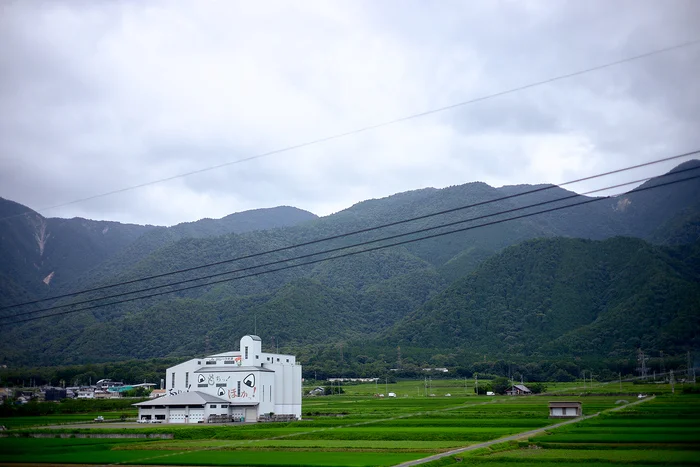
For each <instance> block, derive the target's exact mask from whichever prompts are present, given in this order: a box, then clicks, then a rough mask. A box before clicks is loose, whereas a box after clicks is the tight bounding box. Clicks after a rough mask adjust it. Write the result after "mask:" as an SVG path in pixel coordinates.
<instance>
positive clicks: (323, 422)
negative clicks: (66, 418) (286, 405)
mask: <svg viewBox="0 0 700 467" xmlns="http://www.w3.org/2000/svg"><path fill="white" fill-rule="evenodd" d="M460 384H461V385H463V384H464V382H459V384H456V381H455V380H452V381H445V382H440V381H433V382H432V391H433V393H435V394H436V395H435V397H430V396H428V397H426V396H425V395H424V394H425V389H426V388H425V387H424V384H423V382H419V384H416V382H415V381H410V382H403V383H398V384H394V385H388V387H389V391H390V392H395V393H396V394H397V396H398V397H396V398H388V397H384V398H379V397H374V396H373V395H374V394H375V393H376V389H377V386H381V385H376V384H368V385H357V386H348V387H345V388H344V389H345V391H346V392H345V394H343V395H334V396H324V397H309V398H305V399H304V403H303V409H302V411H303V415H304V420H302V421H297V422H293V423H259V424H245V425H241V424H238V425H204V426H202V425H198V426H182V425H157V426H154V425H146V426H144V425H138V424H136V423H130V424H129V423H128V424H117V425H114V426H112V425H111V424H94V425H89V426H88V425H79V424H77V425H73V426H63V425H62V426H56V427H51V428H46V427H42V426H36V427H31V428H30V427H27V424H26V423H25V424H22V425H21V426H20V427H18V428H13V429H12V430H10V432H9V433H10V434H24V435H28V434H29V433H32V434H35V435H36V434H43V435H45V436H52V437H50V438H30V437H8V438H0V464H3V463H47V464H72V463H73V464H100V465H105V464H124V465H128V464H131V465H238V466H292V465H309V466H385V465H387V466H388V465H399V464H402V463H404V462H408V461H413V460H418V459H423V458H426V457H428V456H432V455H435V454H440V453H448V452H449V451H451V450H454V449H462V448H469V447H472V448H473V450H467V451H465V452H461V453H458V454H448V455H446V456H445V457H443V458H441V459H439V460H437V461H433V462H430V463H428V464H426V465H453V464H455V465H456V464H463V463H465V462H468V463H478V464H490V465H493V466H499V465H503V466H514V467H515V466H517V467H525V466H531V465H532V466H534V465H547V466H555V465H578V466H581V465H582V464H583V463H587V464H593V465H596V466H598V465H599V466H607V465H678V466H686V465H700V396H698V395H671V394H663V393H662V394H661V395H658V396H657V397H656V398H654V399H653V400H648V401H645V402H643V403H640V404H638V405H635V406H630V407H628V408H624V409H622V410H617V411H611V410H612V409H615V408H620V407H622V406H624V405H625V402H624V401H627V402H636V401H637V399H636V398H632V397H631V396H629V395H628V396H626V397H621V396H619V395H616V396H611V395H607V396H600V395H585V396H581V397H571V395H567V396H556V395H546V396H529V397H485V396H482V397H477V396H474V395H473V390H472V393H471V394H472V395H470V396H467V395H466V394H467V392H463V393H462V394H461V395H459V391H458V389H459V388H460V387H462V388H463V386H460ZM380 390H381V389H380ZM385 390H386V386H385V389H384V390H382V391H381V392H385ZM421 390H422V391H423V393H422V394H423V395H421V394H420V391H421ZM411 391H413V394H411ZM445 394H451V395H450V396H449V397H447V396H445ZM553 400H580V401H581V402H582V404H583V411H584V416H585V415H592V414H596V413H599V412H601V415H599V416H597V417H593V418H590V419H587V420H583V421H580V422H578V423H575V424H571V425H567V426H563V427H561V428H558V429H552V430H547V431H543V432H541V433H538V434H531V435H527V434H526V433H527V432H530V431H531V430H536V429H539V428H544V427H548V426H551V425H552V424H554V423H556V422H557V421H555V420H550V419H549V418H548V402H549V401H553ZM39 418H41V417H39ZM41 424H45V423H43V422H41V423H40V425H41ZM87 433H89V434H93V435H95V434H100V435H105V434H109V433H117V434H124V433H128V434H135V433H136V434H156V433H157V434H172V435H173V439H158V440H155V439H133V438H131V439H114V438H108V439H105V438H99V439H96V438H89V439H86V438H76V437H74V436H76V435H78V436H79V435H81V434H87ZM521 434H525V435H523V436H524V437H522V436H520V435H521ZM513 435H516V436H519V439H518V440H515V441H507V442H505V440H504V438H506V437H509V436H513ZM55 436H65V438H57V437H55ZM494 440H496V441H495V443H496V444H493V445H492V446H490V447H480V444H481V443H484V442H491V441H494ZM498 440H501V441H504V442H499V441H498Z"/></svg>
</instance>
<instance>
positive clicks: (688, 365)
mask: <svg viewBox="0 0 700 467" xmlns="http://www.w3.org/2000/svg"><path fill="white" fill-rule="evenodd" d="M691 366H692V365H691V363H690V350H688V363H687V368H688V381H690V368H691ZM693 373H695V369H693ZM694 382H695V375H694V374H693V383H694Z"/></svg>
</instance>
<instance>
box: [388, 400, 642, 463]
mask: <svg viewBox="0 0 700 467" xmlns="http://www.w3.org/2000/svg"><path fill="white" fill-rule="evenodd" d="M654 398H655V396H651V397H647V398H645V399H641V400H638V401H635V402H632V403H629V404H625V405H621V406H619V407H615V408H612V409H607V410H603V411H601V412H597V413H594V414H592V415H586V416H585V417H579V418H574V419H572V420H567V421H565V422H559V423H555V424H554V425H548V426H545V427H542V428H537V429H536V430H530V431H523V432H521V433H516V434H514V435H510V436H506V437H504V438H498V439H492V440H491V441H486V442H483V443H479V444H472V445H471V446H467V447H465V448H459V449H453V450H452V451H446V452H441V453H439V454H434V455H432V456H428V457H424V458H422V459H416V460H412V461H408V462H404V463H403V464H398V465H396V466H394V467H409V466H412V465H420V464H425V463H426V462H432V461H435V460H438V459H442V458H443V457H449V456H454V455H455V454H460V453H462V452H467V451H473V450H475V449H481V448H486V447H489V446H493V445H494V444H500V443H505V442H507V441H515V440H518V439H522V438H529V437H530V436H532V435H537V434H540V433H543V432H545V431H547V430H553V429H555V428H559V427H562V426H565V425H571V424H573V423H578V422H581V421H583V420H588V419H589V418H593V417H597V416H598V415H600V414H602V413H605V412H615V411H617V410H622V409H625V408H627V407H631V406H633V405H637V404H641V403H642V402H646V401H650V400H652V399H654Z"/></svg>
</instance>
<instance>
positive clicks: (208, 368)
mask: <svg viewBox="0 0 700 467" xmlns="http://www.w3.org/2000/svg"><path fill="white" fill-rule="evenodd" d="M220 371H226V372H248V373H250V372H251V371H266V372H270V373H274V370H270V369H269V368H263V367H261V366H238V365H227V366H203V367H201V368H199V369H197V370H194V372H195V373H216V372H220Z"/></svg>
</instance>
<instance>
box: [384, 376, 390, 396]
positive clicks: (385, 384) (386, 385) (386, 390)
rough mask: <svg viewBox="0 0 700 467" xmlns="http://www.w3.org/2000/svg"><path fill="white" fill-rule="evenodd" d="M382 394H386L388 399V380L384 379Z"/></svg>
mask: <svg viewBox="0 0 700 467" xmlns="http://www.w3.org/2000/svg"><path fill="white" fill-rule="evenodd" d="M384 392H386V397H389V378H387V377H386V376H385V377H384Z"/></svg>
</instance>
